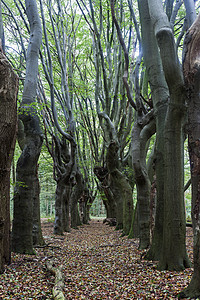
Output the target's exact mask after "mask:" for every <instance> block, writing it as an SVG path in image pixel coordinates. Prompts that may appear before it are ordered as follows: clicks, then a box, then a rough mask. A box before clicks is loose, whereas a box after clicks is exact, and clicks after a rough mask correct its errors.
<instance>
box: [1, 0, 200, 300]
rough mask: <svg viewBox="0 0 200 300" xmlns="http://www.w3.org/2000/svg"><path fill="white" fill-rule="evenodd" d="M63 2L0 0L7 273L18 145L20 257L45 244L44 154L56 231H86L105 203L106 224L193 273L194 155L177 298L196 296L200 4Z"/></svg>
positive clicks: (164, 262)
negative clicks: (186, 279) (183, 284)
mask: <svg viewBox="0 0 200 300" xmlns="http://www.w3.org/2000/svg"><path fill="white" fill-rule="evenodd" d="M65 2H66V1H62V0H49V1H42V0H39V1H35V0H34V1H29V0H25V1H20V0H16V1H14V3H12V2H11V1H4V0H2V9H3V14H2V17H1V16H0V38H1V48H0V49H1V53H0V68H1V69H2V72H1V86H2V87H1V89H0V99H1V101H0V105H1V103H2V105H1V109H0V111H1V114H2V118H1V126H0V127H1V132H0V139H1V140H2V143H1V151H0V153H1V158H2V159H1V164H2V166H0V172H1V177H2V180H1V189H0V207H1V208H0V254H1V255H0V271H1V272H2V271H3V267H4V264H5V263H8V262H9V261H10V250H8V249H9V247H10V246H9V242H8V240H9V235H10V213H9V209H8V207H9V204H10V199H9V191H10V183H9V177H10V170H11V161H12V157H13V153H14V145H15V139H16V137H17V141H18V145H19V149H18V148H17V149H18V150H17V152H20V154H19V155H18V157H19V158H18V161H17V166H16V170H14V172H13V174H14V175H13V178H14V177H15V173H16V183H15V188H14V196H13V201H14V208H13V220H12V234H11V237H12V251H14V252H17V253H22V254H26V253H28V254H34V247H35V246H43V245H44V243H45V242H44V240H43V237H42V232H41V220H40V207H42V201H40V198H41V193H40V190H42V185H43V183H42V182H39V176H38V174H40V172H41V170H43V169H44V163H43V157H42V156H44V157H45V159H46V157H48V159H49V161H50V163H49V166H50V169H51V173H52V174H51V175H50V176H49V175H48V177H52V180H54V181H55V190H54V193H55V196H54V198H55V202H54V200H52V199H51V201H53V202H54V204H55V209H54V210H55V220H54V234H58V235H63V234H64V232H70V230H71V228H76V229H77V228H78V226H80V225H81V224H88V222H89V220H90V208H91V206H92V205H94V203H97V202H98V201H100V202H101V203H103V205H104V207H105V211H106V217H107V222H110V224H112V225H114V226H116V230H121V235H122V236H123V235H126V236H128V237H129V238H139V249H140V250H147V251H146V252H145V259H147V260H154V261H158V268H159V269H160V270H169V271H181V270H184V269H185V268H188V267H190V266H191V263H190V261H189V258H188V254H187V249H186V243H185V239H186V214H185V212H186V210H185V199H186V197H185V195H184V180H186V179H187V180H188V179H190V176H189V175H186V170H185V167H184V163H185V157H186V155H187V152H188V153H189V161H190V168H188V169H190V174H191V189H192V192H191V220H192V226H193V235H194V249H193V250H194V255H193V262H194V274H193V277H192V280H191V283H190V284H189V286H188V287H187V288H186V289H185V290H184V291H182V293H180V295H179V297H180V298H183V297H191V298H192V297H194V298H195V297H199V296H200V288H199V286H200V285H199V283H200V264H199V259H200V258H199V247H200V231H199V230H200V229H199V228H200V223H199V222H200V215H199V214H200V209H199V207H200V206H199V205H200V199H199V185H200V169H199V159H200V156H199V147H200V145H199V126H200V124H199V114H200V111H199V56H200V49H199V39H200V37H199V26H200V17H199V16H198V17H197V15H198V10H199V7H198V1H193V0H185V1H184V2H182V1H179V0H177V1H173V0H172V1H171V0H167V1H165V4H163V3H162V1H159V0H138V1H132V0H128V1H123V0H117V1H114V0H101V1H91V0H81V1H79V0H76V1H72V2H67V3H65ZM3 25H4V26H3ZM3 27H4V30H5V40H4V31H3ZM5 28H6V29H5ZM26 48H27V50H26ZM5 55H6V56H5ZM13 69H14V70H15V72H16V74H17V75H18V76H17V75H15V73H14V72H13ZM18 77H19V92H18V101H19V109H18V130H17V126H16V122H17V120H16V113H17V112H16V95H17V90H18V83H17V82H18ZM5 78H9V80H8V81H6V80H5ZM186 139H187V140H188V150H187V149H186V148H185V146H184V145H185V140H186ZM5 170H6V171H5ZM188 173H189V172H188ZM46 176H47V175H45V178H46ZM40 202H41V203H40ZM187 205H188V204H187ZM109 220H110V221H109Z"/></svg>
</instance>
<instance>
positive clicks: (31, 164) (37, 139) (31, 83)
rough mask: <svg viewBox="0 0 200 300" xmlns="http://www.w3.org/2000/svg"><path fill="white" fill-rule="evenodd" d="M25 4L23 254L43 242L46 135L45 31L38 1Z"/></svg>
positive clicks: (16, 240)
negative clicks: (40, 95) (39, 96)
mask: <svg viewBox="0 0 200 300" xmlns="http://www.w3.org/2000/svg"><path fill="white" fill-rule="evenodd" d="M25 3H26V12H27V16H28V20H29V24H30V40H29V44H28V50H27V59H26V77H25V82H24V88H23V96H22V102H21V106H20V114H19V122H21V125H22V126H23V131H24V146H23V149H22V153H21V156H20V158H19V160H18V162H17V175H16V187H15V193H14V217H13V229H12V250H13V251H15V252H19V253H29V254H33V253H34V250H33V243H34V244H41V243H43V239H42V236H41V226H40V215H39V199H38V196H39V190H38V189H39V183H38V176H37V164H38V159H39V155H40V151H41V147H42V142H43V134H42V131H41V128H40V121H39V117H38V115H37V111H36V108H35V105H34V103H35V98H36V90H37V78H38V57H39V49H40V45H41V42H42V28H41V22H40V18H39V15H38V10H37V5H36V1H29V0H27V1H26V2H25ZM34 216H35V218H36V220H37V222H34V226H33V218H34Z"/></svg>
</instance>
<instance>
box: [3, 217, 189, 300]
mask: <svg viewBox="0 0 200 300" xmlns="http://www.w3.org/2000/svg"><path fill="white" fill-rule="evenodd" d="M52 232H53V224H51V223H43V234H44V236H45V240H46V243H47V244H48V247H46V248H36V255H35V256H27V255H16V254H13V262H12V264H11V265H10V266H8V267H6V270H5V273H4V274H2V275H0V299H52V296H51V295H52V287H53V282H54V278H53V276H52V275H51V274H50V273H49V272H48V271H47V269H46V267H45V263H46V262H47V261H48V260H53V261H54V265H55V266H57V267H59V266H61V265H62V272H63V276H64V278H65V282H64V290H63V292H64V295H65V298H66V299H67V300H70V299H87V300H90V299H91V300H92V299H99V300H100V299H176V295H177V293H179V292H180V291H181V290H182V289H184V288H185V287H186V286H187V284H188V283H189V281H190V278H191V275H192V270H191V269H187V270H185V271H184V272H179V273H178V272H169V271H162V272H160V271H158V270H157V269H156V264H155V263H154V262H149V261H145V260H142V259H141V256H142V253H143V252H142V251H139V250H137V248H138V240H137V239H130V240H129V239H127V237H120V232H119V231H115V230H114V228H113V227H109V226H108V225H104V224H102V222H101V221H99V222H98V221H91V222H90V225H84V226H81V227H79V229H78V230H74V229H72V231H71V232H70V233H65V235H64V236H55V235H53V234H52ZM187 235H188V238H187V243H188V250H189V253H190V255H191V247H192V238H191V236H192V230H191V229H188V232H187Z"/></svg>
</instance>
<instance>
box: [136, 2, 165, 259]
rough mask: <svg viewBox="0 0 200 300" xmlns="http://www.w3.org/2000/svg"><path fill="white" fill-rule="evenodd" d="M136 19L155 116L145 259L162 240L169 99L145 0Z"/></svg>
mask: <svg viewBox="0 0 200 300" xmlns="http://www.w3.org/2000/svg"><path fill="white" fill-rule="evenodd" d="M138 6H139V12H140V22H141V31H142V47H143V55H144V61H145V66H146V70H147V77H148V81H149V84H150V87H151V92H152V100H153V108H154V112H155V119H156V149H155V152H156V154H155V157H156V161H155V172H156V191H157V205H156V216H155V227H154V234H153V238H152V244H151V246H150V249H149V251H148V252H147V254H146V256H145V257H146V258H147V259H149V260H156V261H158V260H159V259H160V254H161V251H160V249H161V247H162V241H163V220H164V214H163V212H164V181H165V173H164V150H165V146H164V145H165V144H164V135H163V132H164V126H165V117H166V111H167V105H168V99H169V91H168V87H167V84H166V80H165V77H164V73H163V69H162V62H161V58H160V54H159V50H158V46H157V42H156V38H155V34H154V31H153V24H152V20H151V17H150V14H149V7H148V1H147V0H141V1H138Z"/></svg>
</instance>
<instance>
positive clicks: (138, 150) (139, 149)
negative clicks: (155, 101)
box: [132, 113, 155, 249]
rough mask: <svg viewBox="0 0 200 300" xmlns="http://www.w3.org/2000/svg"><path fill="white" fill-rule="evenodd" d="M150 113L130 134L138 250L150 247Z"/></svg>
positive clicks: (153, 130) (152, 129) (151, 132)
mask: <svg viewBox="0 0 200 300" xmlns="http://www.w3.org/2000/svg"><path fill="white" fill-rule="evenodd" d="M152 118H153V114H152V113H151V116H150V119H149V120H148V121H147V122H148V123H147V124H143V126H141V124H138V123H136V124H135V126H134V128H133V132H132V160H133V168H134V171H135V181H136V186H137V207H138V221H139V223H138V224H139V239H140V244H139V249H147V248H148V247H149V245H150V188H151V185H150V180H149V176H148V172H147V166H146V154H147V150H146V149H147V143H148V140H149V139H150V137H151V136H152V135H153V134H154V133H155V121H154V119H152Z"/></svg>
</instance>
